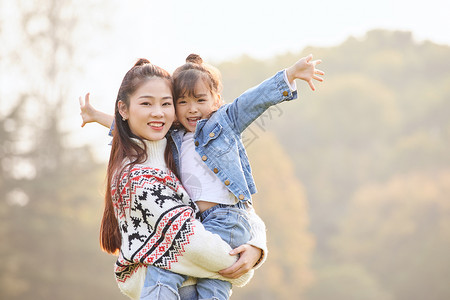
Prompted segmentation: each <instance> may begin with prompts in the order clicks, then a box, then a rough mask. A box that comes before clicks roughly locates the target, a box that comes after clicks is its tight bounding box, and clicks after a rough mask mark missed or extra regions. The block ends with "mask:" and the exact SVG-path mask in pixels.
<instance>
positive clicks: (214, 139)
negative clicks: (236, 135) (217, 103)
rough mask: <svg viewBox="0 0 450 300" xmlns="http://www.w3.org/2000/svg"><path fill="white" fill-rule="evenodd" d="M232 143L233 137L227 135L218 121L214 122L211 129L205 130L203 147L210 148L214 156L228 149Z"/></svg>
mask: <svg viewBox="0 0 450 300" xmlns="http://www.w3.org/2000/svg"><path fill="white" fill-rule="evenodd" d="M233 144H234V139H233V137H230V136H228V135H227V134H226V133H225V130H224V129H223V127H222V125H220V124H219V123H216V124H215V126H214V127H213V128H212V130H205V133H204V143H203V147H205V148H206V147H207V148H209V149H211V150H212V151H213V152H214V153H215V154H216V156H221V155H223V154H225V153H227V152H228V151H230V148H231V147H232V146H233Z"/></svg>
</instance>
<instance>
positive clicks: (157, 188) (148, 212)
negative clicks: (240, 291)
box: [80, 59, 262, 299]
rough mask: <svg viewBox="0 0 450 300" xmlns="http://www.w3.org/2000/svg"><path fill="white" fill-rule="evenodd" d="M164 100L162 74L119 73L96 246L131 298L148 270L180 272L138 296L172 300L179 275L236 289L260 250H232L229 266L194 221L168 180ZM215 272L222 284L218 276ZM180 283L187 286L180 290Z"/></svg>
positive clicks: (167, 104) (168, 121)
mask: <svg viewBox="0 0 450 300" xmlns="http://www.w3.org/2000/svg"><path fill="white" fill-rule="evenodd" d="M172 94H173V93H172V83H171V78H170V75H169V74H168V73H167V72H166V71H164V70H163V69H161V68H159V67H157V66H154V65H152V64H150V63H149V62H148V61H147V60H145V59H141V60H139V61H138V62H137V63H136V65H135V66H134V67H133V68H132V69H130V70H129V71H128V72H127V74H126V75H125V77H124V79H123V82H122V84H121V87H120V89H119V93H118V96H117V100H116V105H115V115H114V120H115V124H116V125H115V126H116V128H115V130H114V135H113V142H112V148H111V156H110V161H109V164H108V171H107V181H108V185H107V193H106V196H105V210H104V215H103V219H102V226H101V235H100V236H101V246H102V248H103V249H104V250H105V251H106V252H108V253H113V254H118V255H119V257H118V260H117V262H116V264H115V274H116V280H117V282H118V284H119V287H120V288H121V290H122V291H123V292H124V293H125V294H127V295H128V296H130V297H131V298H133V299H137V298H138V297H139V295H140V293H141V290H142V286H143V285H144V280H145V274H146V266H148V265H149V266H155V267H158V268H161V269H166V270H170V271H173V272H175V273H177V274H180V280H179V282H177V283H174V285H173V286H167V285H160V284H156V285H154V286H147V285H146V286H147V287H146V290H144V291H142V297H148V298H149V299H155V296H154V295H156V294H158V295H161V293H163V294H165V295H166V296H167V297H172V298H174V299H177V298H178V294H177V291H178V288H180V285H181V284H182V283H183V282H184V281H185V280H186V279H187V276H192V277H203V278H204V277H208V278H217V279H222V280H229V281H231V282H232V283H233V284H234V285H237V286H242V285H244V284H245V283H246V282H247V281H248V280H249V279H250V278H251V276H252V273H253V272H252V271H251V272H248V273H247V274H245V275H244V276H241V277H238V276H240V275H242V274H243V273H245V272H246V271H247V270H248V269H249V268H250V267H252V266H253V265H254V264H255V263H256V261H258V259H260V256H261V252H262V251H261V250H260V249H256V248H255V247H252V246H249V245H243V246H241V247H239V248H238V249H235V250H237V251H235V254H236V253H239V252H242V253H243V254H241V260H240V262H238V263H236V264H234V265H233V263H235V258H234V257H232V256H230V255H229V253H230V251H231V248H230V246H229V245H228V244H227V243H225V242H224V241H223V240H222V239H220V237H219V236H217V235H213V234H211V233H210V232H208V231H206V230H205V229H204V228H203V226H202V224H201V223H200V222H199V221H197V220H196V219H195V216H196V212H197V209H196V206H195V205H194V204H193V203H192V202H191V201H190V199H189V196H188V195H187V193H186V192H185V191H184V189H183V187H182V186H181V184H180V182H179V181H178V179H177V177H176V176H175V175H174V174H175V173H176V170H175V169H174V164H173V160H172V157H171V152H170V147H168V146H167V140H166V138H165V136H166V134H167V132H168V130H169V129H170V127H171V125H172V123H173V121H174V120H175V112H174V106H173V98H172ZM80 102H81V101H80ZM80 104H81V105H82V111H83V106H84V105H83V104H82V103H80ZM88 104H89V103H88V98H86V105H88ZM83 121H86V120H85V119H84V117H83ZM255 249H256V250H255ZM255 253H258V254H257V255H254V254H255ZM243 257H246V258H245V260H243ZM230 265H233V266H232V267H230V268H227V267H229V266H230ZM223 269H225V270H223ZM220 270H222V272H221V274H223V275H224V276H228V277H229V278H228V279H227V278H225V277H223V276H221V275H219V274H218V272H219V271H220ZM231 278H235V279H231ZM188 282H193V281H192V280H191V279H189V280H188V281H187V282H185V283H184V284H185V285H187V284H188Z"/></svg>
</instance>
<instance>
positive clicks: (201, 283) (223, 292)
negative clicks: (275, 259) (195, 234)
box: [197, 202, 251, 300]
mask: <svg viewBox="0 0 450 300" xmlns="http://www.w3.org/2000/svg"><path fill="white" fill-rule="evenodd" d="M201 221H202V224H203V226H204V227H205V229H206V230H208V231H210V232H212V233H215V234H218V235H219V236H220V237H221V238H222V239H223V240H224V241H225V242H227V243H228V244H229V245H230V246H231V248H233V249H234V248H236V247H238V246H240V245H242V244H245V243H247V242H248V241H249V240H250V238H251V227H250V224H249V221H248V213H247V211H246V210H245V206H244V204H243V203H242V202H238V203H237V204H235V205H224V204H217V205H215V206H213V207H211V208H210V209H208V210H205V211H204V212H203V213H202V215H201ZM231 287H232V286H231V283H229V282H228V281H224V280H219V279H209V278H199V279H198V281H197V292H198V295H199V299H214V300H216V299H219V300H227V299H228V298H229V297H230V293H231Z"/></svg>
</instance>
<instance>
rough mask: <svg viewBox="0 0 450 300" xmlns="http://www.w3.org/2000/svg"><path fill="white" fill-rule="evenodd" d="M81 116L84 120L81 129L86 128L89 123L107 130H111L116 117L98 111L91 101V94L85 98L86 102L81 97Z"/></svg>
mask: <svg viewBox="0 0 450 300" xmlns="http://www.w3.org/2000/svg"><path fill="white" fill-rule="evenodd" d="M79 101H80V110H81V112H80V115H81V119H83V123H82V124H81V127H84V125H86V124H87V123H92V122H96V123H99V124H100V125H103V126H105V127H107V128H110V127H111V125H112V123H113V120H114V117H113V116H112V115H108V114H107V113H104V112H101V111H99V110H96V109H95V108H94V107H93V106H92V105H91V103H90V101H89V93H87V94H86V96H84V102H83V97H81V96H80V98H79Z"/></svg>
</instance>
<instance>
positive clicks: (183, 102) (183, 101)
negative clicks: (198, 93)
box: [178, 100, 186, 104]
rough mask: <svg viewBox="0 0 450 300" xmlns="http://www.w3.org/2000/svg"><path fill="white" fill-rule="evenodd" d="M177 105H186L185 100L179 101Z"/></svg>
mask: <svg viewBox="0 0 450 300" xmlns="http://www.w3.org/2000/svg"><path fill="white" fill-rule="evenodd" d="M178 104H186V100H179V101H178Z"/></svg>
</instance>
